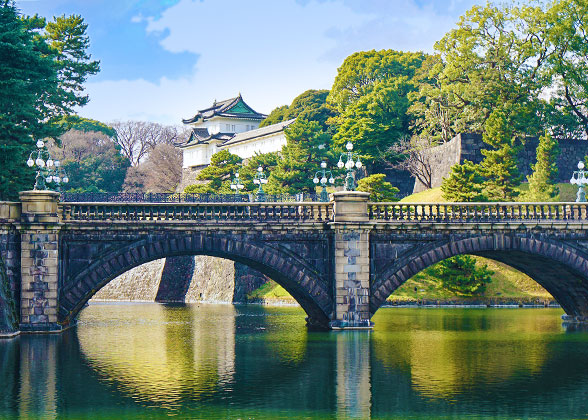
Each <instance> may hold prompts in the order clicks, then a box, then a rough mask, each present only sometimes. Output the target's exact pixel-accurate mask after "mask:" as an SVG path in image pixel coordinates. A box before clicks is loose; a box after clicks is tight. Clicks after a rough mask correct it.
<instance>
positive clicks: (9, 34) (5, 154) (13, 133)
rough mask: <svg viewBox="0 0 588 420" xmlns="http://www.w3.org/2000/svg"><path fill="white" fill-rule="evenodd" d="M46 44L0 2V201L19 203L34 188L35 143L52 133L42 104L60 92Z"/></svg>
mask: <svg viewBox="0 0 588 420" xmlns="http://www.w3.org/2000/svg"><path fill="white" fill-rule="evenodd" d="M44 49H46V45H43V43H42V42H39V40H38V39H37V38H36V37H35V36H34V34H33V33H32V32H31V31H29V30H28V29H27V27H26V25H25V24H24V22H23V21H22V20H21V19H19V16H18V13H17V11H16V8H15V6H14V4H13V3H12V2H11V1H7V0H0V86H1V89H0V90H1V92H2V94H0V115H1V117H0V167H1V168H2V170H1V171H0V199H2V200H8V199H16V198H17V197H18V192H19V191H22V190H24V189H26V188H27V187H29V188H30V187H32V185H33V183H34V172H33V171H32V170H31V169H29V168H28V167H27V166H26V165H25V164H24V162H25V161H26V160H27V155H28V153H29V152H30V151H31V150H33V149H34V148H35V139H36V138H42V137H45V135H46V134H54V131H51V132H48V130H47V129H46V127H45V125H44V124H43V122H44V121H45V120H46V119H47V118H51V117H53V113H51V112H49V110H47V109H46V108H45V107H44V105H43V102H42V100H41V99H40V98H41V97H43V96H44V95H45V92H47V91H50V92H52V91H55V89H57V84H58V80H57V72H56V68H55V64H54V62H53V59H52V57H48V56H46V55H44V54H43V50H44Z"/></svg>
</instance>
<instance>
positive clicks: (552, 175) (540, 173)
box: [525, 134, 559, 201]
mask: <svg viewBox="0 0 588 420" xmlns="http://www.w3.org/2000/svg"><path fill="white" fill-rule="evenodd" d="M558 155H559V144H558V143H557V140H555V139H553V138H552V137H551V136H550V135H549V134H545V135H544V136H541V137H540V138H539V145H538V146H537V163H536V164H535V165H531V168H532V169H533V173H532V174H531V175H529V176H528V177H527V179H528V181H529V193H528V194H526V195H525V200H529V201H550V200H553V199H554V198H555V197H557V196H558V194H559V188H558V187H557V172H558V169H557V156H558Z"/></svg>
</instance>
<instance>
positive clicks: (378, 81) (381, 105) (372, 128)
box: [328, 50, 425, 164]
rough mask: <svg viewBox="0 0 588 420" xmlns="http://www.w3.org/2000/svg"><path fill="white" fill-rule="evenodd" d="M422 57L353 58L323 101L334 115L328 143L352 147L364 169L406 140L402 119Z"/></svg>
mask: <svg viewBox="0 0 588 420" xmlns="http://www.w3.org/2000/svg"><path fill="white" fill-rule="evenodd" d="M424 60H425V55H424V54H422V53H405V52H398V51H392V50H383V51H368V52H360V53H355V54H352V55H351V56H349V57H347V58H346V59H345V61H344V62H343V65H342V66H341V67H340V68H339V71H338V74H337V77H336V78H335V82H334V84H333V87H332V89H331V92H330V93H329V97H328V101H329V103H331V104H332V105H333V106H334V107H335V109H336V110H337V111H338V112H339V116H338V117H337V118H335V119H334V120H335V121H336V122H337V132H336V134H335V135H334V136H333V143H334V145H336V146H339V147H341V148H342V147H343V145H344V144H345V143H347V142H348V141H351V142H353V144H354V146H355V150H356V151H357V152H358V153H359V154H361V155H362V157H363V158H364V159H365V160H366V163H368V164H373V163H374V162H375V161H376V160H378V159H380V158H381V157H383V156H384V155H385V152H386V151H389V150H390V149H389V148H390V146H391V145H392V144H393V143H395V142H397V141H399V140H400V139H401V138H402V137H404V136H406V135H410V126H411V117H410V115H409V114H408V113H407V111H408V109H409V107H410V104H411V100H410V99H409V97H408V94H409V93H410V92H413V91H416V90H417V83H416V81H415V79H414V76H415V72H416V70H417V69H418V68H419V67H420V66H421V65H422V63H423V61H424Z"/></svg>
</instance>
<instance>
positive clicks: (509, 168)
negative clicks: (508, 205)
mask: <svg viewBox="0 0 588 420" xmlns="http://www.w3.org/2000/svg"><path fill="white" fill-rule="evenodd" d="M512 133H513V132H512V129H511V127H510V126H509V123H508V120H507V118H506V116H505V114H504V113H503V112H502V111H495V112H493V113H492V114H491V115H490V117H489V118H488V120H487V121H486V123H485V125H484V142H485V143H486V144H488V145H489V146H490V147H491V149H488V150H482V154H483V155H484V160H482V163H481V164H480V168H481V174H482V175H483V176H484V178H485V182H484V193H485V195H486V196H487V197H488V200H489V201H509V200H512V199H514V198H515V197H516V196H517V195H518V194H519V192H518V190H517V189H516V187H518V186H519V185H520V184H521V178H522V177H521V175H520V173H519V169H518V166H517V153H518V149H517V148H516V147H515V146H514V138H513V134H512Z"/></svg>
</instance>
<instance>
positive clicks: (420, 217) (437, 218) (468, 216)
mask: <svg viewBox="0 0 588 420" xmlns="http://www.w3.org/2000/svg"><path fill="white" fill-rule="evenodd" d="M368 216H369V220H374V221H390V222H436V223H472V222H480V223H484V222H486V223H488V222H513V221H545V222H573V221H575V222H578V221H584V220H588V203H396V202H394V203H368Z"/></svg>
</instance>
